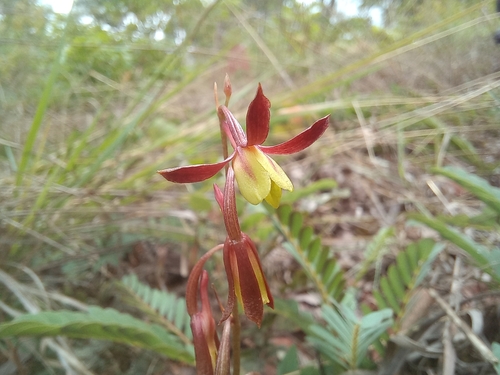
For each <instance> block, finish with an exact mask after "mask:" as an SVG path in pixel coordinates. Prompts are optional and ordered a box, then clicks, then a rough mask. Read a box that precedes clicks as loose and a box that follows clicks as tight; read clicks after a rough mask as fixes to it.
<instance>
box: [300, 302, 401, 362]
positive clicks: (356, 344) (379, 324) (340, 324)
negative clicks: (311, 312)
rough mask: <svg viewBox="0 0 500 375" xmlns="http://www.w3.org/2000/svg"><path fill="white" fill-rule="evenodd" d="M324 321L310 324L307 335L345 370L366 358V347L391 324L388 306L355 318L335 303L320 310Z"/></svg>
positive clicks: (345, 308) (345, 307)
mask: <svg viewBox="0 0 500 375" xmlns="http://www.w3.org/2000/svg"><path fill="white" fill-rule="evenodd" d="M322 312H323V318H324V319H325V321H326V323H327V324H326V327H325V325H324V324H322V325H320V324H313V325H311V327H310V331H309V332H310V333H309V335H308V337H307V339H308V340H309V341H311V342H312V343H313V344H314V345H315V346H316V347H317V348H318V350H319V351H320V352H321V353H323V354H324V355H325V356H326V357H328V358H329V359H330V360H332V361H334V362H336V363H338V364H340V365H342V366H343V367H344V368H345V369H350V370H355V369H357V368H359V366H360V364H361V363H362V362H363V360H364V359H365V358H366V354H367V352H368V348H369V346H370V345H371V344H373V343H375V342H376V340H377V339H379V338H380V336H381V335H383V334H384V333H385V331H386V330H387V329H388V328H389V327H390V326H392V324H393V320H392V315H393V312H392V311H391V309H384V310H380V311H375V312H371V313H369V314H367V315H365V316H363V317H362V318H358V317H357V316H356V313H355V312H354V310H352V309H351V308H349V307H347V306H346V305H344V304H336V308H333V307H331V306H328V305H325V306H323V309H322Z"/></svg>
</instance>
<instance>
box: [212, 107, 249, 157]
mask: <svg viewBox="0 0 500 375" xmlns="http://www.w3.org/2000/svg"><path fill="white" fill-rule="evenodd" d="M217 115H218V116H219V119H220V120H221V121H222V127H223V129H224V130H225V131H226V132H229V134H228V138H229V139H230V140H231V144H233V142H234V145H233V147H234V146H240V147H245V146H246V145H247V136H246V135H245V132H244V131H243V129H242V128H241V125H240V123H239V122H238V120H236V118H235V117H234V115H233V114H232V113H231V111H230V110H229V109H227V107H226V106H223V105H221V106H220V107H219V109H218V110H217ZM226 129H227V130H226Z"/></svg>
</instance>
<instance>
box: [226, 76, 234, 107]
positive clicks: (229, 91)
mask: <svg viewBox="0 0 500 375" xmlns="http://www.w3.org/2000/svg"><path fill="white" fill-rule="evenodd" d="M232 93H233V89H232V87H231V81H230V80H229V75H228V74H227V73H226V77H225V78H224V94H225V95H226V103H225V105H226V107H227V106H228V104H229V99H230V98H231V94H232Z"/></svg>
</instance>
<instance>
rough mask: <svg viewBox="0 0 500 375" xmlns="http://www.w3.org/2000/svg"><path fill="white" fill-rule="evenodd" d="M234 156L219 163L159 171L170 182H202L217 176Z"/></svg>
mask: <svg viewBox="0 0 500 375" xmlns="http://www.w3.org/2000/svg"><path fill="white" fill-rule="evenodd" d="M233 156H234V154H233V155H231V156H230V157H228V158H227V159H226V160H223V161H221V162H219V163H214V164H198V165H188V166H185V167H177V168H169V169H162V170H161V171H158V173H159V174H161V175H162V176H163V178H165V179H166V180H168V181H171V182H176V183H180V184H187V183H191V182H200V181H205V180H206V179H209V178H210V177H213V176H215V174H216V173H217V172H219V171H220V170H221V169H222V168H224V166H225V165H226V164H227V163H228V162H229V160H231V159H232V158H233Z"/></svg>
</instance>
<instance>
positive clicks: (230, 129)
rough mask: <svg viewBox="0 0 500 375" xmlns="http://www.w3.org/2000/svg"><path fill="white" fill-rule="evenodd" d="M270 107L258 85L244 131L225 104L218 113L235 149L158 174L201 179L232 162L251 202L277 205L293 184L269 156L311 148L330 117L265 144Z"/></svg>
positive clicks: (177, 179) (178, 179) (172, 178)
mask: <svg viewBox="0 0 500 375" xmlns="http://www.w3.org/2000/svg"><path fill="white" fill-rule="evenodd" d="M270 107H271V103H270V102H269V100H268V99H267V98H266V97H265V96H264V93H263V92H262V87H261V85H260V84H259V87H258V89H257V94H256V96H255V98H254V99H253V100H252V102H251V103H250V105H249V107H248V111H247V116H246V133H245V132H244V131H243V129H242V127H241V125H240V124H239V122H238V121H237V120H236V118H235V117H234V115H233V114H232V113H231V112H230V111H229V109H228V108H227V107H226V106H224V105H221V106H219V108H218V110H217V114H218V116H219V119H220V121H221V125H222V129H223V130H224V133H225V134H226V135H227V137H228V139H229V141H230V142H231V145H232V147H233V148H234V152H233V153H232V154H231V155H230V156H229V157H228V158H226V159H225V160H223V161H221V162H218V163H214V164H199V165H189V166H184V167H177V168H170V169H163V170H160V171H158V173H159V174H161V175H162V176H163V177H164V178H165V179H167V180H168V181H171V182H177V183H191V182H200V181H204V180H206V179H208V178H210V177H212V176H214V175H215V174H216V173H217V172H219V171H220V170H221V169H222V168H224V166H225V165H227V164H228V163H231V166H232V168H233V170H234V175H235V178H236V181H237V182H238V187H239V189H240V192H241V194H242V195H243V197H244V198H245V199H246V200H247V201H248V202H250V203H252V204H259V203H260V202H262V201H263V200H264V199H265V200H266V201H267V202H268V203H269V204H270V205H271V206H273V207H275V208H277V207H278V206H279V203H280V199H281V190H282V189H285V190H289V191H292V190H293V185H292V182H291V181H290V179H289V178H288V176H287V175H286V174H285V172H284V171H283V169H281V167H280V166H279V165H278V164H277V163H276V162H275V161H274V160H273V159H272V158H271V157H270V156H269V155H284V154H293V153H296V152H299V151H302V150H304V149H305V148H307V147H309V146H310V145H312V144H313V143H314V142H315V141H316V140H317V139H318V138H319V137H321V135H322V134H323V133H324V132H325V130H326V129H327V128H328V121H329V116H326V117H323V118H321V119H319V120H318V121H316V122H315V123H314V124H313V125H311V126H310V127H309V128H307V129H306V130H304V131H303V132H302V133H300V134H298V135H297V136H295V137H293V138H292V139H290V140H288V141H286V142H283V143H280V144H278V145H275V146H264V145H263V143H264V142H265V140H266V139H267V136H268V134H269V121H270V116H271V115H270V111H269V108H270Z"/></svg>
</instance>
